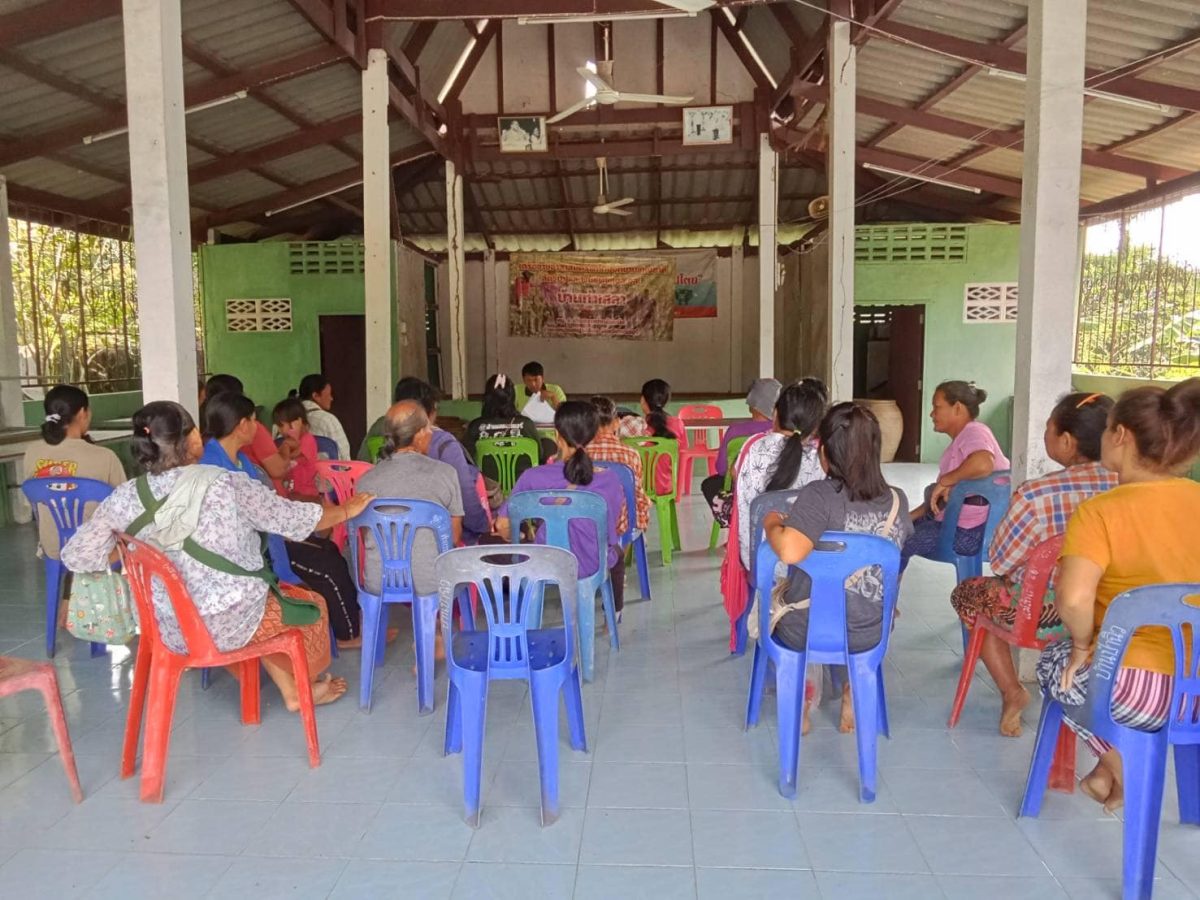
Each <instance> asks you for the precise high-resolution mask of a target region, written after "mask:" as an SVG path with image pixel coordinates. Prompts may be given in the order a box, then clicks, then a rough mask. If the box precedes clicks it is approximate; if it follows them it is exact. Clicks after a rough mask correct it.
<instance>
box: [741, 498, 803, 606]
mask: <svg viewBox="0 0 1200 900" xmlns="http://www.w3.org/2000/svg"><path fill="white" fill-rule="evenodd" d="M799 495H800V488H792V489H791V490H787V491H764V492H763V493H761V494H759V495H758V496H757V497H755V498H754V499H753V500H751V501H750V546H749V547H748V548H747V549H748V550H749V553H748V554H747V557H748V558H749V560H750V583H751V584H758V578H757V577H756V576H755V574H754V573H755V572H756V571H757V568H756V562H757V560H758V545H759V544H760V543H762V537H763V519H765V518H766V517H767V513H769V512H780V513H786V512H787V511H788V510H789V509H791V508H792V502H793V501H794V500H795V499H796V497H798V496H799ZM768 596H769V595H768Z"/></svg>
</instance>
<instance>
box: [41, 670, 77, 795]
mask: <svg viewBox="0 0 1200 900" xmlns="http://www.w3.org/2000/svg"><path fill="white" fill-rule="evenodd" d="M38 690H40V691H41V692H42V697H43V698H44V699H45V701H46V712H47V713H48V714H49V716H50V727H51V728H53V729H54V739H55V741H56V742H57V743H58V755H59V756H60V757H61V758H62V765H63V771H64V772H66V774H67V782H68V783H69V784H70V785H71V797H72V798H73V799H74V800H75V802H76V803H82V802H83V788H82V787H80V785H79V771H78V770H77V769H76V768H75V752H74V750H73V749H72V748H71V733H70V732H69V731H68V730H67V717H66V714H65V713H64V712H63V705H62V697H61V696H60V695H59V693H58V679H57V678H56V677H55V675H54V667H53V666H51V665H49V664H47V666H46V669H45V670H44V671H43V672H42V673H41V678H40V679H39V683H38Z"/></svg>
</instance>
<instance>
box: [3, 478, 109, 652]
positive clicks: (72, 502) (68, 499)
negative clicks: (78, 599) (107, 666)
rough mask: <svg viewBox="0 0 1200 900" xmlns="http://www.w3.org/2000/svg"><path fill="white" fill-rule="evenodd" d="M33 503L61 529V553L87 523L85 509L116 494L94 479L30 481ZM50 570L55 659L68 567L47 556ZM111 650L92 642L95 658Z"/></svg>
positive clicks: (49, 643)
mask: <svg viewBox="0 0 1200 900" xmlns="http://www.w3.org/2000/svg"><path fill="white" fill-rule="evenodd" d="M21 490H22V491H24V492H25V496H26V497H28V498H29V502H30V504H31V505H32V506H33V508H34V509H35V510H38V514H39V515H49V516H50V520H51V521H52V522H54V527H55V528H57V529H58V546H59V550H60V551H61V549H62V548H63V547H65V546H66V545H67V541H69V540H70V539H71V538H73V537H74V536H75V531H76V529H78V528H79V526H80V525H82V524H83V522H84V519H85V516H84V509H85V508H86V507H87V504H89V503H100V502H101V501H102V500H104V499H105V498H106V497H108V495H109V494H111V493H112V487H111V486H110V485H108V484H106V483H105V482H103V481H97V480H95V479H94V478H67V477H61V478H60V477H55V478H29V479H26V481H25V483H24V484H22V485H21ZM42 562H43V564H44V566H45V569H46V655H47V656H49V657H51V658H53V656H54V648H55V644H56V642H57V638H58V605H59V603H61V602H62V593H63V576H64V575H66V574H67V568H66V566H64V565H63V564H62V562H60V561H59V560H57V559H51V558H50V557H49V555H46V556H44V557H43V559H42ZM107 650H108V648H107V646H105V645H104V644H97V643H95V642H93V643H92V649H91V653H92V656H103V655H104V653H105V652H107Z"/></svg>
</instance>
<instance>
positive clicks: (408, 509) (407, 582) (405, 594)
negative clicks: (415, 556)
mask: <svg viewBox="0 0 1200 900" xmlns="http://www.w3.org/2000/svg"><path fill="white" fill-rule="evenodd" d="M346 527H347V528H349V529H350V574H351V576H352V577H353V578H354V586H355V587H356V588H358V590H360V591H363V592H366V587H365V584H364V581H363V574H364V573H363V565H364V563H365V559H364V554H363V539H364V538H365V536H366V535H367V534H369V535H370V536H371V539H372V540H373V541H374V543H375V547H376V549H378V551H379V569H380V571H379V592H380V594H381V595H382V594H387V595H388V596H389V599H396V598H404V599H408V600H411V599H412V597H413V596H415V592H414V590H413V574H412V551H413V542H414V541H415V540H416V537H417V532H418V531H420V530H421V529H423V528H424V529H428V530H430V531H432V532H433V535H434V538H435V539H436V540H437V549H438V553H445V552H446V551H447V550H450V549H453V547H454V536H453V533H452V531H451V529H450V512H449V511H448V510H447V509H446V508H445V507H444V506H439V505H438V504H436V503H431V502H429V501H428V500H409V499H405V498H402V497H396V498H392V497H387V498H383V497H376V498H375V499H374V500H372V501H371V502H370V504H368V505H367V508H366V509H364V510H363V511H362V512H361V513H359V514H358V515H357V516H355V517H354V518H353V519H351V520H350V521H349V522H347V523H346ZM401 602H403V601H401Z"/></svg>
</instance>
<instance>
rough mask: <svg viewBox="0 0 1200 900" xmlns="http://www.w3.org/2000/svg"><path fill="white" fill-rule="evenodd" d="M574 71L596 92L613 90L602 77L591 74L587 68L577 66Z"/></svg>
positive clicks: (596, 73) (594, 73) (597, 74)
mask: <svg viewBox="0 0 1200 900" xmlns="http://www.w3.org/2000/svg"><path fill="white" fill-rule="evenodd" d="M575 71H576V72H578V73H579V74H580V75H582V76H583V79H584V80H585V81H587V82H588V83H590V84H591V85H592V86H593V87H595V88H596V90H597V91H611V90H613V87H612V85H611V84H609V83H608V82H607V81H605V80H604V78H603V76H601V75H600V74H599V73H598V72H593V71H592V70H591V69H589V68H588V67H587V66H579V68H577V69H576V70H575Z"/></svg>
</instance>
